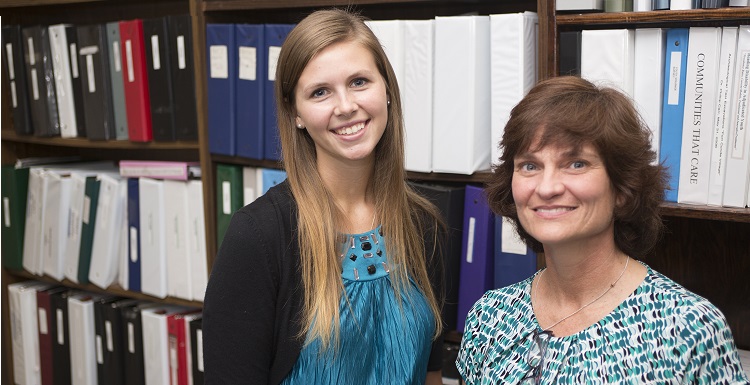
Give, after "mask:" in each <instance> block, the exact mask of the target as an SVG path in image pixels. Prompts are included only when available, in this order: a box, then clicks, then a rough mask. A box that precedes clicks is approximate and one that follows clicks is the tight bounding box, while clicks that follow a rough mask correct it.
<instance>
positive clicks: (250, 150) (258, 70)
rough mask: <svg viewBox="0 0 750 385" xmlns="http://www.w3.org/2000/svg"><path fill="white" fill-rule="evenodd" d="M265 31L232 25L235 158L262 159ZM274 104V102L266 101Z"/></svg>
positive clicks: (260, 26) (252, 26)
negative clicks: (234, 34)
mask: <svg viewBox="0 0 750 385" xmlns="http://www.w3.org/2000/svg"><path fill="white" fill-rule="evenodd" d="M264 31H265V28H264V26H263V25H262V24H237V25H235V33H236V36H235V44H236V46H235V47H234V48H233V49H234V50H235V51H236V52H235V54H236V55H237V63H238V66H237V73H236V75H237V76H236V77H235V78H234V81H235V83H236V84H235V88H236V92H237V98H236V99H235V103H236V106H235V107H234V108H235V111H236V112H237V114H236V119H237V120H236V130H237V137H236V142H235V143H236V144H237V155H238V156H241V157H245V158H252V159H263V144H264V139H263V135H264V132H265V130H264V129H263V127H264V121H265V120H264V119H265V117H264V115H263V113H264V111H265V105H264V103H265V102H266V100H265V98H264V96H263V95H264V92H265V91H264V90H265V87H264V86H265V80H264V75H265V73H266V65H267V60H266V50H264V49H263V45H264V43H265V32H264ZM268 102H269V103H274V101H273V100H271V101H268Z"/></svg>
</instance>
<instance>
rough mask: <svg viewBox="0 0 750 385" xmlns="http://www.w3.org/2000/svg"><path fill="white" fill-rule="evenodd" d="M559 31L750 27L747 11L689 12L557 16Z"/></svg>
mask: <svg viewBox="0 0 750 385" xmlns="http://www.w3.org/2000/svg"><path fill="white" fill-rule="evenodd" d="M555 19H556V21H557V26H558V27H563V26H568V25H571V26H580V25H587V26H589V25H613V24H616V25H627V24H639V25H641V26H643V24H649V23H680V24H686V23H689V24H691V25H695V24H696V22H701V23H705V22H722V23H726V22H729V21H733V20H734V21H737V22H738V23H750V8H746V7H739V8H719V9H690V10H684V11H648V12H598V13H584V14H565V13H558V14H557V15H556V16H555Z"/></svg>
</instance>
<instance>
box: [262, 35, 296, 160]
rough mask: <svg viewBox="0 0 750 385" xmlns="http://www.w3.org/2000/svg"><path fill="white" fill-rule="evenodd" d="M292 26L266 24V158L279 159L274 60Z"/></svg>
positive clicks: (264, 148) (264, 152)
mask: <svg viewBox="0 0 750 385" xmlns="http://www.w3.org/2000/svg"><path fill="white" fill-rule="evenodd" d="M292 28H294V24H266V25H265V45H264V51H265V54H266V58H267V66H266V76H264V82H265V92H264V98H265V102H264V109H265V111H264V113H263V115H264V117H263V119H264V131H265V132H264V134H263V135H264V138H263V141H264V146H263V157H264V158H265V159H268V160H276V161H278V160H281V143H280V142H279V129H278V125H277V124H276V99H275V97H274V94H275V92H274V87H275V85H274V84H275V81H274V80H275V79H276V60H277V59H278V51H279V48H280V47H281V44H282V43H284V39H286V35H288V34H289V31H291V30H292Z"/></svg>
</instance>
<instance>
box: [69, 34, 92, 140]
mask: <svg viewBox="0 0 750 385" xmlns="http://www.w3.org/2000/svg"><path fill="white" fill-rule="evenodd" d="M65 34H66V36H67V39H68V51H69V54H68V59H69V60H70V75H71V83H72V85H73V100H74V104H75V116H76V124H77V125H78V136H79V137H82V138H85V137H87V136H88V134H87V132H86V115H85V111H84V109H83V108H84V107H83V78H82V77H81V67H80V66H79V63H78V47H79V45H78V29H77V28H75V27H74V26H70V28H66V29H65Z"/></svg>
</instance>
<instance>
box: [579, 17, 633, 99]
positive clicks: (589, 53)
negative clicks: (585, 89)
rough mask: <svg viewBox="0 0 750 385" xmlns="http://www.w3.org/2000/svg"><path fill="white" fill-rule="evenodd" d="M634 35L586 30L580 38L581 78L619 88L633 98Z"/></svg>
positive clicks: (631, 31) (628, 31) (629, 31)
mask: <svg viewBox="0 0 750 385" xmlns="http://www.w3.org/2000/svg"><path fill="white" fill-rule="evenodd" d="M634 54H635V31H634V30H632V29H602V30H584V31H582V35H581V77H582V78H585V79H587V80H589V81H591V82H593V83H594V84H597V85H607V86H611V87H616V88H617V89H619V90H620V91H622V92H624V93H625V94H626V95H628V96H630V97H632V96H633V68H634V57H635V55H634Z"/></svg>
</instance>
